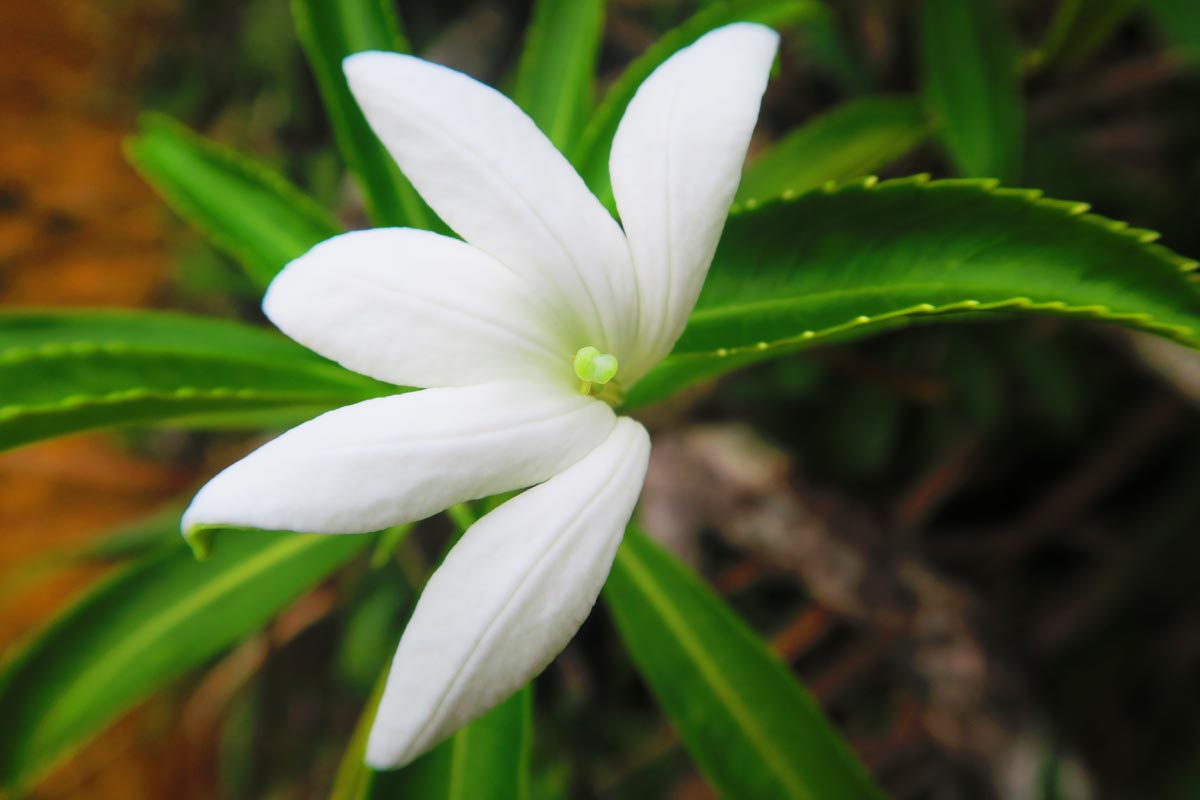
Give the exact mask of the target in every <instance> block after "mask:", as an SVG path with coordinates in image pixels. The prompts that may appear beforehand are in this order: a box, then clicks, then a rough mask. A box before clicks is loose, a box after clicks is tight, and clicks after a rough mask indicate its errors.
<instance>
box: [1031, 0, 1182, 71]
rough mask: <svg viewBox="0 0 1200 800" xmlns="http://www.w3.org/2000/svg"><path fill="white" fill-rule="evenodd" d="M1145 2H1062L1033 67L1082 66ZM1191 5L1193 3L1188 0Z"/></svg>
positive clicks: (1091, 0) (1136, 0) (1089, 0)
mask: <svg viewBox="0 0 1200 800" xmlns="http://www.w3.org/2000/svg"><path fill="white" fill-rule="evenodd" d="M1140 2H1141V0H1062V3H1061V4H1060V5H1059V7H1058V11H1057V12H1056V13H1055V15H1054V21H1053V22H1051V23H1050V31H1049V33H1047V34H1046V41H1045V42H1044V43H1043V44H1042V46H1041V48H1039V49H1038V51H1037V52H1036V53H1035V54H1034V56H1033V66H1035V67H1038V68H1044V67H1051V66H1054V67H1062V68H1065V69H1072V68H1074V67H1078V66H1080V65H1082V64H1084V63H1085V62H1087V60H1088V59H1089V58H1091V57H1092V56H1093V55H1095V54H1096V51H1098V50H1099V49H1100V48H1101V47H1103V46H1104V44H1105V43H1106V42H1108V40H1109V39H1110V38H1111V36H1112V34H1113V32H1114V31H1115V30H1116V29H1117V27H1118V26H1119V25H1120V24H1121V23H1122V22H1124V21H1125V19H1126V17H1128V16H1129V15H1130V13H1132V12H1133V10H1134V9H1135V8H1136V7H1137V6H1138V5H1139V3H1140ZM1185 2H1190V0H1185Z"/></svg>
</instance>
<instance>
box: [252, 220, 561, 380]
mask: <svg viewBox="0 0 1200 800" xmlns="http://www.w3.org/2000/svg"><path fill="white" fill-rule="evenodd" d="M263 310H264V311H266V314H267V316H268V317H270V319H271V321H272V322H274V323H275V324H276V325H277V326H278V327H279V328H280V330H282V331H283V332H284V333H286V334H287V335H288V336H290V337H292V338H293V339H295V340H296V341H297V342H300V343H301V344H303V345H304V346H305V347H308V348H310V349H312V350H315V351H316V352H318V353H320V354H321V355H323V356H326V357H327V358H331V359H333V360H334V361H337V362H338V363H339V364H341V365H342V366H344V367H347V368H349V369H352V370H354V371H355V372H361V373H363V374H364V375H370V376H371V377H373V378H378V379H380V380H384V381H390V382H392V383H396V384H400V385H405V386H421V387H428V386H470V385H472V384H477V383H486V382H488V381H495V380H505V379H534V380H540V379H547V378H548V379H551V380H555V379H557V382H559V383H564V385H568V386H569V385H570V384H571V382H572V379H573V377H574V374H573V372H572V369H571V361H570V357H571V354H572V353H574V352H575V351H574V350H573V349H568V348H570V346H571V342H570V341H567V340H563V339H559V338H556V337H555V336H554V334H553V327H552V326H551V325H550V323H549V322H548V321H547V320H546V319H545V314H544V312H542V311H541V310H539V308H538V305H537V303H536V302H535V301H534V299H533V298H531V297H530V293H529V291H528V290H527V289H526V288H525V286H524V285H523V282H522V281H521V280H520V279H519V278H517V276H516V275H514V274H513V273H512V272H511V271H510V270H509V269H508V268H507V267H505V266H503V265H502V264H500V262H498V261H496V260H495V259H493V258H492V257H491V256H489V255H487V254H486V253H483V252H481V251H479V250H476V249H475V248H474V247H471V246H470V245H469V244H465V243H463V242H461V241H459V240H457V239H451V238H450V237H447V236H439V235H438V234H436V233H430V232H429V231H420V230H413V229H411V228H379V229H375V230H368V231H354V232H352V233H345V234H342V235H341V236H335V237H334V238H332V239H329V240H327V241H324V242H322V243H321V244H319V245H317V246H316V247H314V248H313V249H312V250H309V251H308V252H307V253H306V254H304V255H303V256H301V257H300V258H298V259H296V260H295V261H293V262H291V263H290V264H288V265H287V266H286V267H285V268H284V269H283V271H282V272H280V273H279V275H278V276H277V277H276V278H275V280H274V281H273V282H272V283H271V286H270V288H269V289H268V290H267V296H266V298H265V299H264V300H263Z"/></svg>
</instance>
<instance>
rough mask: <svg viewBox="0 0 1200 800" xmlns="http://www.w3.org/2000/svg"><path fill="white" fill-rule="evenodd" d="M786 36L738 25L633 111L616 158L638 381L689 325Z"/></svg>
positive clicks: (672, 61) (675, 64)
mask: <svg viewBox="0 0 1200 800" xmlns="http://www.w3.org/2000/svg"><path fill="white" fill-rule="evenodd" d="M778 44H779V35H778V34H777V33H775V31H773V30H771V29H770V28H767V27H764V26H762V25H755V24H751V23H738V24H735V25H727V26H725V27H723V28H718V29H717V30H715V31H713V32H712V33H709V34H707V35H705V36H702V37H701V38H700V39H698V40H696V42H695V43H694V44H692V45H691V46H689V47H685V48H683V49H682V50H680V51H679V52H678V53H676V54H675V55H673V56H671V57H670V58H669V59H667V60H666V61H665V62H663V64H662V66H660V67H659V68H658V69H656V70H655V71H654V73H653V74H652V75H651V76H650V77H649V78H647V79H646V82H645V83H643V84H642V85H641V87H640V88H639V89H638V91H637V94H636V95H635V96H634V98H633V100H632V101H631V102H630V103H629V107H628V108H627V109H626V111H625V116H624V117H623V118H622V119H621V125H620V127H619V128H618V129H617V134H616V137H615V138H614V139H613V147H612V153H611V154H610V157H609V172H610V174H611V175H612V184H613V195H614V197H615V198H616V201H617V209H618V210H619V211H620V212H621V222H622V224H623V225H624V226H625V234H626V236H628V237H629V248H630V250H631V251H632V253H633V262H634V268H635V271H636V275H637V284H638V296H639V297H640V303H641V305H640V313H639V316H638V319H639V327H638V338H637V342H638V344H637V355H636V357H635V359H634V360H633V363H632V364H631V365H630V368H629V370H628V371H627V372H626V380H636V379H637V378H638V377H640V376H641V375H642V374H644V373H645V372H646V371H647V370H648V369H649V368H650V367H652V366H653V365H654V364H655V362H657V361H658V360H659V359H660V358H662V357H663V356H665V355H666V354H667V353H668V352H670V350H671V347H672V346H673V345H674V344H675V340H676V339H678V338H679V335H680V333H682V332H683V328H684V325H686V324H687V317H688V314H690V313H691V310H692V306H693V305H695V303H696V297H697V296H698V295H699V294H700V287H701V286H702V285H703V284H704V277H705V275H707V274H708V265H709V263H710V262H711V261H712V257H713V253H714V252H715V251H716V248H717V241H718V240H719V239H720V238H721V230H722V229H723V228H724V226H725V217H726V215H727V214H728V213H729V206H730V204H731V203H732V202H733V196H734V192H736V191H737V185H738V181H739V180H741V174H742V162H743V161H744V160H745V158H746V148H747V147H748V146H749V144H750V135H751V133H752V132H753V131H754V124H755V121H756V120H757V119H758V108H759V103H760V101H761V99H762V94H763V91H764V89H765V88H766V85H767V78H768V76H769V74H770V70H771V64H772V62H773V61H774V59H775V50H776V48H777V47H778Z"/></svg>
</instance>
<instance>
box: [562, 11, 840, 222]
mask: <svg viewBox="0 0 1200 800" xmlns="http://www.w3.org/2000/svg"><path fill="white" fill-rule="evenodd" d="M821 13H824V8H823V7H822V6H821V5H819V4H818V3H817V2H815V0H731V1H730V2H717V3H712V4H710V5H708V6H707V7H705V8H704V9H702V10H701V11H699V12H697V13H696V14H695V15H694V16H693V17H691V18H690V19H688V20H687V21H686V22H684V23H683V24H682V25H680V26H679V27H678V28H675V29H674V30H672V31H670V32H668V33H667V34H666V35H664V36H663V37H662V38H661V39H659V40H658V41H657V42H655V43H654V44H653V45H651V46H650V48H649V49H648V50H646V52H645V53H643V54H642V55H641V57H639V58H638V59H637V60H635V61H634V62H633V63H632V64H630V65H629V66H628V67H627V68H626V69H625V72H623V73H622V74H621V77H620V78H619V79H617V81H616V83H614V84H613V85H612V88H610V89H609V90H608V93H607V94H606V95H605V96H604V99H603V100H602V101H601V102H600V105H599V106H598V107H597V108H596V111H595V113H594V114H592V118H591V119H590V120H589V121H588V124H587V127H586V128H585V129H584V132H583V137H582V139H581V140H580V143H579V147H578V148H577V149H576V151H575V155H574V158H573V159H572V162H573V163H574V164H575V166H576V168H577V169H578V170H579V174H580V175H582V176H583V179H584V180H585V181H587V184H588V186H590V187H591V188H592V191H593V192H595V193H596V196H597V197H599V198H600V199H601V200H602V201H604V202H606V203H610V202H611V199H612V186H611V185H610V183H609V178H608V152H609V150H610V149H611V148H612V140H613V136H615V135H616V133H617V126H618V125H619V124H620V123H621V116H622V115H623V114H624V113H625V107H626V106H628V105H629V101H630V100H632V99H633V95H634V94H635V93H636V92H637V90H638V87H639V86H641V85H642V81H644V80H645V79H646V78H647V77H649V75H650V73H651V72H653V71H654V70H655V69H656V68H657V67H658V66H659V65H660V64H662V63H663V62H664V61H666V60H667V59H668V58H669V57H670V56H671V55H673V54H674V53H675V52H676V51H678V50H681V49H683V48H684V47H687V46H688V45H689V44H691V43H692V42H694V41H696V40H697V39H699V38H700V37H701V36H703V35H704V34H706V33H708V32H709V31H711V30H714V29H716V28H719V27H721V26H722V25H729V24H731V23H734V22H761V23H763V24H765V25H774V26H782V25H785V24H788V23H791V22H795V21H797V20H801V19H804V18H806V17H809V16H811V15H814V14H821Z"/></svg>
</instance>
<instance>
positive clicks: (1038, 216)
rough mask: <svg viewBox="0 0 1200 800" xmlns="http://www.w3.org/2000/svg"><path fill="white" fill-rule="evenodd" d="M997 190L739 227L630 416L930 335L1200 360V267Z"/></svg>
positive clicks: (974, 187) (982, 188)
mask: <svg viewBox="0 0 1200 800" xmlns="http://www.w3.org/2000/svg"><path fill="white" fill-rule="evenodd" d="M1086 212H1087V205H1086V204H1084V203H1065V202H1061V201H1055V200H1048V199H1044V198H1042V197H1041V196H1040V193H1039V192H1036V191H1032V190H1017V189H1000V188H997V187H996V186H995V184H994V183H993V182H987V181H936V182H932V183H930V182H929V181H928V179H927V178H924V177H922V176H918V177H916V178H908V179H903V180H895V181H885V182H882V183H874V182H871V181H864V182H862V183H859V184H856V185H851V186H846V187H843V188H840V189H836V190H829V191H817V192H812V193H810V194H807V195H804V196H801V197H799V198H797V199H795V200H792V201H785V202H777V203H771V204H768V205H766V206H759V207H758V208H756V209H755V210H753V211H744V212H742V213H739V214H735V215H734V216H732V217H731V218H730V220H729V222H728V224H727V225H726V228H725V233H724V236H723V237H722V240H721V244H720V247H719V248H718V250H717V255H716V258H715V259H714V261H713V265H712V269H711V270H710V271H709V275H708V280H707V281H706V283H705V285H704V290H703V291H702V292H701V295H700V299H699V301H698V302H697V304H696V309H695V311H694V312H693V313H692V317H691V319H690V321H689V324H688V326H687V329H686V330H685V331H684V333H683V336H682V337H681V338H680V340H679V342H678V343H677V344H676V346H675V350H674V352H673V353H672V355H671V356H670V357H669V358H668V359H667V360H666V361H665V362H663V363H662V364H660V365H659V366H658V367H657V368H656V369H655V370H654V371H653V372H651V373H650V374H649V375H648V376H646V377H645V378H643V379H642V380H641V381H640V382H639V383H638V384H637V385H635V386H634V387H633V390H632V394H631V396H630V397H629V402H630V403H631V404H634V405H636V404H638V403H644V402H648V401H650V400H653V399H658V398H661V397H665V396H668V395H669V394H670V393H671V392H673V391H675V390H677V389H678V388H679V387H680V386H682V385H686V384H687V383H689V382H692V381H695V380H699V379H703V378H708V377H712V376H715V375H717V374H720V373H722V372H726V371H728V370H730V369H734V368H736V367H739V366H742V365H744V364H747V363H751V362H753V361H757V360H761V359H765V358H771V357H775V356H779V355H783V354H786V353H791V352H795V351H796V350H799V349H803V348H808V347H813V346H816V345H820V344H826V343H829V342H834V341H844V340H848V339H854V338H858V337H861V336H865V335H868V334H874V333H878V332H880V331H882V330H888V329H890V328H894V327H897V326H900V325H905V324H910V323H913V322H919V321H922V320H924V321H929V322H933V321H939V320H943V321H952V320H956V319H962V318H971V319H986V318H988V317H989V316H992V317H999V316H1001V315H1009V314H1012V313H1014V312H1015V313H1035V314H1056V315H1063V316H1071V317H1075V318H1082V319H1092V320H1099V321H1104V322H1113V323H1117V324H1121V325H1126V326H1129V327H1132V328H1139V329H1142V330H1147V331H1150V332H1153V333H1158V334H1160V335H1163V336H1167V337H1170V338H1172V339H1175V340H1177V341H1180V342H1182V343H1184V344H1189V345H1191V346H1193V347H1200V289H1198V287H1197V285H1196V282H1195V281H1194V280H1193V279H1192V278H1191V277H1190V274H1189V273H1190V271H1192V270H1194V269H1195V268H1196V262H1195V261H1192V260H1189V259H1185V258H1181V257H1180V256H1178V255H1176V254H1174V253H1172V252H1171V251H1169V250H1167V249H1166V248H1164V247H1161V246H1159V245H1157V244H1153V242H1154V240H1155V238H1156V237H1157V235H1156V234H1155V233H1153V232H1152V231H1145V230H1137V229H1133V228H1129V227H1128V226H1126V225H1125V224H1124V223H1120V222H1114V221H1112V220H1108V219H1104V218H1103V217H1098V216H1095V215H1092V214H1088V213H1086Z"/></svg>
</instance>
